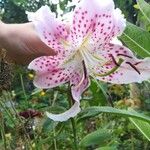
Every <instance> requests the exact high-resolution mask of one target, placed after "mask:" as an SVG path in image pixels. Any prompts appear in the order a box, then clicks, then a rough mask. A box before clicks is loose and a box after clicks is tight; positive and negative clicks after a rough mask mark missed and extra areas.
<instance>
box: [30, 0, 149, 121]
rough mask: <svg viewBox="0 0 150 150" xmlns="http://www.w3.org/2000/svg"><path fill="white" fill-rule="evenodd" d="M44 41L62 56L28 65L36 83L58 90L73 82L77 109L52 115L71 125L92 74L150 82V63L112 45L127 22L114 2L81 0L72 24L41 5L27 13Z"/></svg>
mask: <svg viewBox="0 0 150 150" xmlns="http://www.w3.org/2000/svg"><path fill="white" fill-rule="evenodd" d="M28 18H29V20H30V21H33V23H34V25H35V27H36V30H37V32H38V34H39V36H40V38H41V40H42V41H43V42H44V43H45V44H47V45H48V46H49V47H50V48H52V49H54V50H55V51H56V53H57V55H56V56H42V57H39V58H37V59H35V60H33V61H32V62H31V63H30V64H29V69H33V70H35V72H36V77H35V79H34V85H35V86H36V87H39V88H45V89H47V88H53V87H56V86H59V85H61V84H64V83H66V82H70V86H71V93H72V97H73V99H74V100H75V103H74V105H73V106H72V107H71V108H70V109H69V110H68V111H66V112H64V113H62V114H51V113H48V112H47V116H48V117H49V118H51V119H52V120H54V121H66V120H67V119H69V118H71V117H74V116H76V115H77V113H79V112H80V99H81V94H82V93H83V92H84V91H85V90H86V89H87V88H88V86H89V85H90V81H89V76H91V77H93V78H95V79H98V80H102V81H105V82H109V83H115V84H128V83H132V82H139V83H141V82H142V81H144V80H147V79H149V78H150V59H149V58H146V59H143V60H142V59H137V58H136V57H135V56H134V55H133V53H132V52H131V51H130V50H129V49H128V48H126V47H124V46H121V45H118V44H113V43H112V39H113V38H115V37H117V36H119V35H121V34H122V32H123V31H124V29H125V27H126V20H125V19H124V16H123V15H122V14H121V11H120V10H119V9H115V8H114V2H113V0H105V1H102V0H80V1H79V2H78V3H77V6H76V8H75V10H74V12H73V18H70V20H71V22H70V26H69V28H68V25H67V24H65V22H62V21H60V20H59V19H58V18H56V17H55V15H54V14H53V13H52V12H51V11H50V10H49V8H48V6H43V7H41V8H40V9H39V10H38V11H37V12H35V13H28Z"/></svg>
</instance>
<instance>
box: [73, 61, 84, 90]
mask: <svg viewBox="0 0 150 150" xmlns="http://www.w3.org/2000/svg"><path fill="white" fill-rule="evenodd" d="M82 64H83V76H82V79H81V81H80V82H79V83H78V85H76V86H75V87H74V88H79V87H80V85H81V84H82V83H83V81H84V79H85V78H86V77H87V70H86V66H85V63H84V61H82Z"/></svg>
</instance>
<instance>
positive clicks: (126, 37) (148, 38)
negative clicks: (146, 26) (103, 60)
mask: <svg viewBox="0 0 150 150" xmlns="http://www.w3.org/2000/svg"><path fill="white" fill-rule="evenodd" d="M120 39H121V40H122V41H123V43H125V44H126V45H127V47H128V48H130V49H131V50H132V51H134V52H135V53H137V54H138V55H139V56H141V57H150V33H149V32H147V31H145V30H143V29H142V28H139V27H137V26H135V25H133V24H131V23H129V22H128V23H127V27H126V29H125V31H124V33H123V34H122V36H121V37H120Z"/></svg>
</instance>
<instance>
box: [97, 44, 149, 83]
mask: <svg viewBox="0 0 150 150" xmlns="http://www.w3.org/2000/svg"><path fill="white" fill-rule="evenodd" d="M102 55H103V56H104V57H105V58H106V59H107V60H108V63H106V64H105V65H103V66H102V67H98V66H97V67H96V70H97V78H98V79H99V80H103V81H105V82H109V83H114V84H128V83H133V82H138V83H141V82H142V81H144V80H148V79H150V58H146V59H143V60H142V59H137V58H136V57H135V56H134V55H133V53H132V52H131V51H130V50H129V49H127V48H126V47H124V46H119V45H113V44H109V46H108V45H107V46H106V47H105V49H104V50H103V54H102ZM119 58H120V59H123V63H122V64H121V66H119V67H117V63H118V60H119ZM116 67H117V68H118V69H117V70H116V71H114V72H112V73H110V74H109V75H107V76H102V75H103V74H106V73H108V72H109V71H110V70H112V69H113V68H116ZM98 74H99V75H98Z"/></svg>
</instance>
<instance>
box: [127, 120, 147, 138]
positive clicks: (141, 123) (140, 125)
mask: <svg viewBox="0 0 150 150" xmlns="http://www.w3.org/2000/svg"><path fill="white" fill-rule="evenodd" d="M129 119H130V121H131V122H132V123H133V124H134V125H135V126H136V127H137V128H138V129H139V131H140V132H141V133H142V134H143V135H144V136H145V137H146V138H147V139H148V140H149V141H150V123H148V122H145V121H143V120H139V119H135V118H129Z"/></svg>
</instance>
